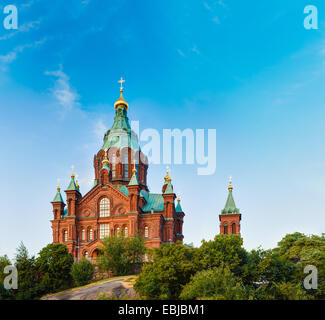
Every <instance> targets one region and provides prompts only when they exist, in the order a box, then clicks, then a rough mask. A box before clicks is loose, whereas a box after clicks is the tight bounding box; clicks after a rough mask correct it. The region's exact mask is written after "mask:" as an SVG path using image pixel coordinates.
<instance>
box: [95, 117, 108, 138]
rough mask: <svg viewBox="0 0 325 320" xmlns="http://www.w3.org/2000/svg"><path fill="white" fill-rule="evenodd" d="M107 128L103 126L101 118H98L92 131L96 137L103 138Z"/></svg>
mask: <svg viewBox="0 0 325 320" xmlns="http://www.w3.org/2000/svg"><path fill="white" fill-rule="evenodd" d="M106 131H107V128H106V126H105V124H104V123H103V120H101V119H100V120H98V121H97V122H96V124H95V129H94V133H95V135H96V137H98V138H100V139H103V137H104V134H105V133H106Z"/></svg>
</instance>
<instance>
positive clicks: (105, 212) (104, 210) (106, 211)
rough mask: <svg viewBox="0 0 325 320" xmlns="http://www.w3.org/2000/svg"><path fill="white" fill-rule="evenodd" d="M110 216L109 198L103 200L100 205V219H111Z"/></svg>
mask: <svg viewBox="0 0 325 320" xmlns="http://www.w3.org/2000/svg"><path fill="white" fill-rule="evenodd" d="M109 216H110V201H109V200H108V199H107V198H103V199H102V200H100V203H99V217H101V218H104V217H109Z"/></svg>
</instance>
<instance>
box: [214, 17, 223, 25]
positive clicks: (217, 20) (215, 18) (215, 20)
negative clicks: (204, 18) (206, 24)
mask: <svg viewBox="0 0 325 320" xmlns="http://www.w3.org/2000/svg"><path fill="white" fill-rule="evenodd" d="M212 21H213V22H214V23H216V24H220V23H221V22H220V19H219V17H217V16H215V17H214V18H213V19H212Z"/></svg>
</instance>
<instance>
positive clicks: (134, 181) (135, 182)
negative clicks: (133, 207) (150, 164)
mask: <svg viewBox="0 0 325 320" xmlns="http://www.w3.org/2000/svg"><path fill="white" fill-rule="evenodd" d="M136 172H137V171H136V170H135V171H134V172H133V175H132V178H131V180H130V183H129V186H138V185H139V182H138V178H137V174H136Z"/></svg>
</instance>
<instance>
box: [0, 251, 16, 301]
mask: <svg viewBox="0 0 325 320" xmlns="http://www.w3.org/2000/svg"><path fill="white" fill-rule="evenodd" d="M9 265H11V262H10V260H9V258H8V257H7V256H6V255H4V256H0V300H13V299H15V295H14V292H13V290H7V289H5V288H4V286H3V281H4V279H5V277H6V276H7V275H6V274H4V272H3V271H4V268H5V267H6V266H9Z"/></svg>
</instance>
